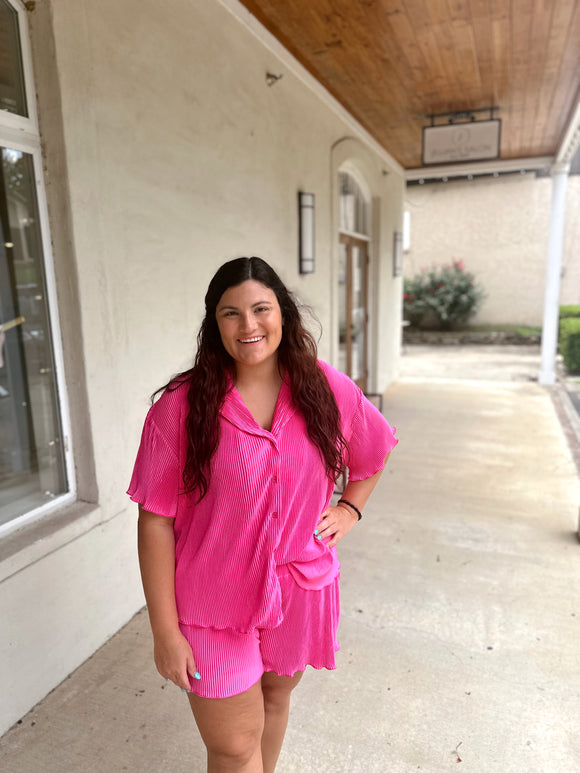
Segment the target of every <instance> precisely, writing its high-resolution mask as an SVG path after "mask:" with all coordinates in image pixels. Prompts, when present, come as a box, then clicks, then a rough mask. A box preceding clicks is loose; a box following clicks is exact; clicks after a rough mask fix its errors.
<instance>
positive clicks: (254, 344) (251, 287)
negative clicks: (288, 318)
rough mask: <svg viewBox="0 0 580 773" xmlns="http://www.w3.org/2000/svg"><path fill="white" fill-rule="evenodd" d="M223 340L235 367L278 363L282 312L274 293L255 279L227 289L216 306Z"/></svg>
mask: <svg viewBox="0 0 580 773" xmlns="http://www.w3.org/2000/svg"><path fill="white" fill-rule="evenodd" d="M216 320H217V324H218V328H219V331H220V336H221V339H222V343H223V345H224V348H225V350H226V351H227V353H228V354H229V355H230V356H231V357H232V358H233V359H234V362H235V363H236V369H237V370H238V371H239V369H240V367H242V368H247V367H256V366H259V365H264V364H266V363H268V362H271V363H272V364H274V365H276V364H277V362H278V347H279V346H280V341H281V340H282V312H281V311H280V304H279V303H278V299H277V298H276V294H275V293H274V291H273V290H270V288H269V287H266V286H265V285H263V284H262V283H261V282H256V281H255V280H254V279H248V280H246V281H245V282H242V284H240V285H236V286H235V287H230V288H228V289H227V290H226V291H225V293H224V294H223V295H222V297H221V298H220V300H219V303H218V305H217V308H216Z"/></svg>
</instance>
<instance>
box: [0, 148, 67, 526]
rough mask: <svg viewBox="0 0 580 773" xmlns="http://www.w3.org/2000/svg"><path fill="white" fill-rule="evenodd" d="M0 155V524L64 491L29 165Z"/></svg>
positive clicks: (26, 158) (28, 160)
mask: <svg viewBox="0 0 580 773" xmlns="http://www.w3.org/2000/svg"><path fill="white" fill-rule="evenodd" d="M1 152H2V168H1V173H0V524H2V523H6V522H7V521H9V520H11V519H12V518H15V517H16V516H18V515H21V514H22V513H25V512H27V511H29V510H32V509H33V508H35V507H38V506H39V505H42V504H44V503H46V502H49V501H50V500H51V499H53V498H54V497H55V496H58V495H59V494H62V493H64V492H65V491H66V490H67V481H66V471H65V463H64V449H63V439H62V430H61V422H60V415H59V407H58V400H57V388H56V380H55V368H54V357H53V352H52V340H51V332H50V324H49V317H48V304H47V297H46V282H45V275H44V262H43V254H42V241H41V238H40V227H39V220H38V208H37V202H36V186H35V180H34V171H33V160H32V156H30V155H29V154H27V153H21V152H20V151H16V150H10V149H8V148H2V149H1Z"/></svg>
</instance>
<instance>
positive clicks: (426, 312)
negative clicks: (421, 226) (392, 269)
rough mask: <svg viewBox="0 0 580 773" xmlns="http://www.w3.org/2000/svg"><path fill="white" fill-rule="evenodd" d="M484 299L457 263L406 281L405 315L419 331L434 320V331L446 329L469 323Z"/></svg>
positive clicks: (432, 269)
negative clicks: (435, 328) (436, 328)
mask: <svg viewBox="0 0 580 773" xmlns="http://www.w3.org/2000/svg"><path fill="white" fill-rule="evenodd" d="M484 297H485V294H484V292H483V289H482V288H481V287H480V285H478V283H477V282H476V280H475V277H474V276H473V274H471V273H470V272H469V271H466V270H465V266H464V264H463V261H462V260H454V261H453V263H452V264H451V265H450V266H439V267H437V266H433V267H431V268H430V269H423V270H422V271H421V273H420V274H417V275H416V276H414V277H413V278H412V279H405V282H404V295H403V313H404V316H405V319H407V320H409V322H410V323H411V324H412V325H416V326H417V327H421V326H422V325H423V326H424V325H425V324H427V322H429V318H431V321H432V322H433V323H434V324H432V325H431V326H432V327H438V328H440V329H446V328H451V327H453V326H455V325H458V324H462V323H464V322H467V320H468V319H469V317H471V316H472V315H473V314H475V312H476V311H477V309H478V307H479V305H480V303H481V301H482V300H483V299H484Z"/></svg>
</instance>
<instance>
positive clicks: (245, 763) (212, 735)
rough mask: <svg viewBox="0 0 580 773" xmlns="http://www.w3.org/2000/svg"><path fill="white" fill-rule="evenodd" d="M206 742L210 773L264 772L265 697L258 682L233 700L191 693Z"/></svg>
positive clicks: (201, 732) (192, 705)
mask: <svg viewBox="0 0 580 773" xmlns="http://www.w3.org/2000/svg"><path fill="white" fill-rule="evenodd" d="M188 697H189V702H190V704H191V710H192V711H193V715H194V717H195V721H196V723H197V727H198V728H199V732H200V734H201V737H202V740H203V742H204V744H205V745H206V748H207V770H208V773H226V771H236V773H263V770H266V768H263V767H262V753H261V747H260V741H261V738H262V733H263V730H264V698H263V695H262V685H261V683H260V682H257V683H256V684H255V685H254V686H253V687H250V689H249V690H246V692H243V693H240V694H239V695H233V696H232V697H231V698H201V697H200V696H199V695H195V694H193V693H189V694H188Z"/></svg>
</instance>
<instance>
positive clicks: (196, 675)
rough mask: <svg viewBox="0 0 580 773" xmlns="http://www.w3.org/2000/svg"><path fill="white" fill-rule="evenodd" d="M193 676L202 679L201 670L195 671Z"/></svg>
mask: <svg viewBox="0 0 580 773" xmlns="http://www.w3.org/2000/svg"><path fill="white" fill-rule="evenodd" d="M193 678H194V679H201V674H200V673H199V671H196V672H195V674H194V675H193Z"/></svg>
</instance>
